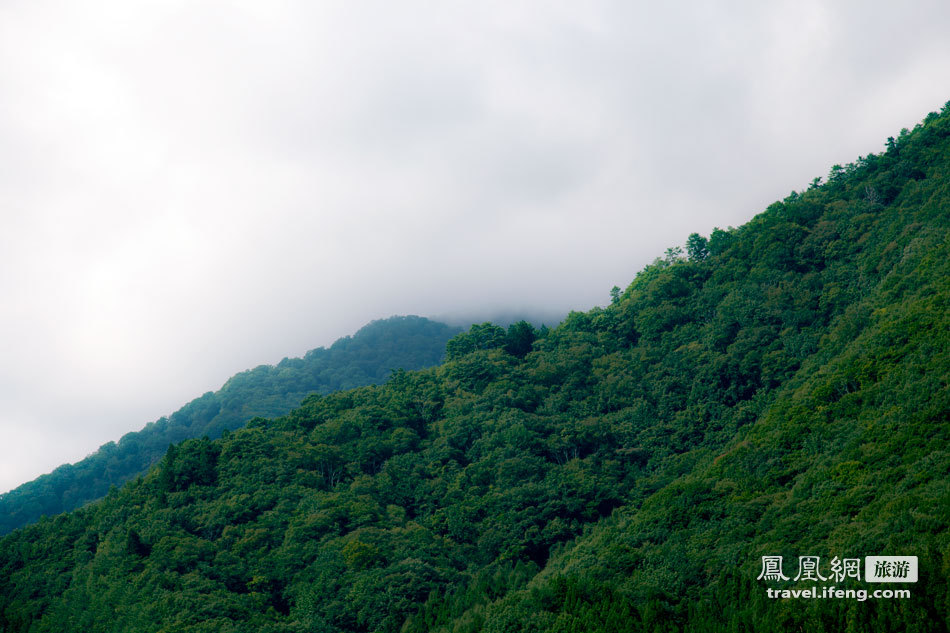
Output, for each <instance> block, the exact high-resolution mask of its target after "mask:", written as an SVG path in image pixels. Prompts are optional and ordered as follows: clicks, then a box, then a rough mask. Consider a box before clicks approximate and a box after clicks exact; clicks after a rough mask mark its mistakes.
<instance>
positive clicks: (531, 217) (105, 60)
mask: <svg viewBox="0 0 950 633" xmlns="http://www.w3.org/2000/svg"><path fill="white" fill-rule="evenodd" d="M948 33H950V4H948V3H947V2H945V0H939V1H937V0H933V1H922V2H908V3H898V2H893V1H892V0H888V1H868V0H860V1H859V0H854V1H851V0H838V1H815V0H794V1H788V2H782V1H778V2H776V1H769V2H762V1H761V0H750V1H746V2H726V1H719V2H716V1H706V2H703V1H699V0H695V1H687V2H675V3H673V2H669V3H664V2H657V1H655V0H651V1H649V2H645V1H638V2H631V1H623V2H577V1H576V0H573V1H565V2H555V1H551V0H544V1H539V2H516V1H515V2H513V1H510V0H504V1H498V2H493V1H484V0H482V1H479V2H468V3H462V2H435V1H431V2H421V1H402V2H392V1H380V2H361V1H356V0H346V1H340V2H312V1H307V2H304V1H300V2H296V1H293V0H286V1H280V0H274V1H263V0H248V1H244V2H242V1H231V2H223V1H222V2H205V1H188V2H185V1H183V0H182V1H158V0H146V1H134V0H133V1H129V0H110V1H100V0H91V1H89V2H66V1H64V2H52V1H49V0H28V1H27V0H22V1H20V0H5V1H4V2H3V3H2V4H0V218H2V225H0V293H2V294H0V296H2V302H0V355H2V363H0V491H2V490H7V489H10V488H12V487H14V486H16V485H18V484H19V483H22V482H23V481H26V480H29V479H32V478H33V477H35V476H37V475H39V474H41V473H43V472H48V471H49V470H51V469H52V468H54V467H55V466H57V465H58V464H60V463H63V462H67V461H76V460H78V459H81V458H82V457H84V456H85V455H86V454H88V453H90V452H92V451H93V450H95V449H96V448H97V447H98V446H99V445H101V444H102V443H104V442H106V441H109V440H115V439H118V438H119V437H120V436H121V435H123V434H124V433H125V432H127V431H130V430H137V429H139V428H141V427H142V426H143V425H144V424H145V423H147V422H149V421H151V420H154V419H156V418H158V417H160V416H162V415H165V414H169V413H171V412H173V411H174V410H176V409H177V408H178V407H180V406H181V405H182V404H184V403H185V402H187V401H188V400H190V399H191V398H193V397H195V396H198V395H200V394H201V393H203V392H205V391H207V390H211V389H217V388H218V387H220V385H221V384H222V383H223V382H224V381H225V380H226V379H227V378H228V377H229V376H230V375H232V374H234V373H235V372H237V371H240V370H242V369H245V368H249V367H252V366H255V365H258V364H261V363H275V362H278V361H279V360H280V359H281V358H283V357H285V356H300V355H302V354H303V353H304V352H306V351H307V350H308V349H311V348H314V347H318V346H320V345H327V344H329V343H331V342H332V341H333V340H334V339H336V338H338V337H340V336H343V335H346V334H350V333H352V332H354V331H355V330H356V329H358V328H359V327H360V326H362V325H363V324H364V323H366V322H367V321H369V320H371V319H374V318H381V317H386V316H390V315H393V314H421V315H444V314H455V315H466V314H471V315H474V316H480V315H484V314H487V313H489V312H491V311H494V310H506V311H510V310H519V309H545V310H561V311H565V312H566V311H567V310H569V309H588V308H590V307H592V306H594V305H602V304H604V303H606V302H607V301H608V299H609V291H610V288H611V287H612V286H614V285H618V286H621V287H623V286H626V284H627V283H629V282H630V280H631V279H632V278H633V276H634V275H635V273H636V272H637V270H639V269H640V268H641V267H642V266H644V265H645V264H647V263H649V262H650V261H652V260H653V259H654V258H655V257H657V256H659V255H662V253H663V251H664V250H665V249H666V248H667V247H669V246H672V245H676V244H682V243H683V242H684V241H685V239H686V236H687V235H688V234H689V233H692V232H694V231H696V232H700V233H703V234H708V233H709V232H710V231H711V230H712V228H713V227H714V226H720V227H725V226H728V225H739V224H742V223H744V222H746V221H747V220H748V219H750V218H751V217H752V216H753V215H754V214H756V213H758V212H760V211H762V210H763V209H764V208H765V207H766V206H767V205H768V204H770V203H771V202H773V201H774V200H776V199H780V198H783V197H785V196H786V195H788V193H789V192H790V191H791V190H792V189H799V190H800V189H802V188H804V187H805V186H806V185H807V183H808V182H809V181H810V180H811V179H812V178H814V177H815V176H825V175H826V174H827V173H828V169H829V168H830V166H831V165H832V164H834V163H847V162H850V161H853V160H854V159H856V158H857V157H858V156H859V155H864V154H867V153H870V152H879V151H881V150H882V148H883V143H884V140H885V139H886V138H887V137H888V136H891V135H896V134H897V132H898V131H899V130H900V128H901V127H913V125H914V124H916V123H917V122H918V121H920V120H921V119H922V118H923V117H924V116H925V115H926V114H927V113H928V112H929V111H932V110H938V109H940V107H941V106H942V105H943V103H944V102H945V101H946V100H947V99H950V91H948V86H950V81H948V79H950V37H947V34H948Z"/></svg>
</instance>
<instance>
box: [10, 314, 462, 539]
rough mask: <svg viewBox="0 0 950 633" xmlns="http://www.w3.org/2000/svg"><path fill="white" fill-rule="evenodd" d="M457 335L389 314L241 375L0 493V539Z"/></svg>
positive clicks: (377, 377) (415, 359)
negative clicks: (199, 443)
mask: <svg viewBox="0 0 950 633" xmlns="http://www.w3.org/2000/svg"><path fill="white" fill-rule="evenodd" d="M459 331H460V329H459V328H456V327H450V326H447V325H445V324H443V323H439V322H436V321H431V320H429V319H426V318H423V317H417V316H405V317H391V318H388V319H381V320H378V321H373V322H372V323H370V324H368V325H366V326H364V327H363V328H362V329H360V330H359V331H358V332H357V333H356V334H354V335H353V336H346V337H343V338H341V339H339V340H337V341H336V342H335V343H333V345H331V346H330V347H329V348H324V347H320V348H317V349H314V350H310V351H309V352H307V354H306V355H305V356H304V357H303V358H285V359H284V360H282V361H281V362H280V363H278V364H277V365H276V366H274V365H261V366H259V367H256V368H254V369H251V370H248V371H244V372H241V373H239V374H237V375H235V376H232V377H231V379H230V380H228V381H227V382H226V383H225V384H224V386H223V387H221V389H219V390H218V391H215V392H211V391H209V392H208V393H206V394H204V395H203V396H201V397H200V398H195V399H194V400H192V401H191V402H189V403H188V404H186V405H185V406H183V407H182V408H181V409H179V410H178V411H176V412H175V413H173V414H171V415H170V416H168V417H163V418H161V419H160V420H157V421H155V422H152V423H150V424H148V425H147V426H146V427H145V428H144V429H142V430H141V431H135V432H132V433H127V434H126V435H124V436H123V437H122V438H121V439H120V440H119V441H118V442H109V443H108V444H105V445H104V446H102V447H100V448H99V450H97V451H96V452H95V453H93V454H91V455H89V456H88V457H86V458H85V459H83V460H82V461H80V462H77V463H75V464H66V465H64V466H60V467H59V468H57V469H56V470H54V471H53V472H51V473H49V474H46V475H42V476H41V477H38V478H37V479H35V480H33V481H30V482H28V483H25V484H23V485H21V486H19V487H18V488H16V489H14V490H11V491H10V492H7V493H5V494H0V534H6V533H7V532H9V531H10V530H13V529H15V528H18V527H21V526H23V525H26V524H28V523H32V522H34V521H36V520H38V519H39V518H40V517H41V516H43V515H46V516H53V515H54V514H59V513H61V512H67V511H69V510H73V509H74V508H78V507H79V506H81V505H83V504H85V503H88V502H90V501H93V500H95V499H101V498H102V497H104V496H105V495H106V493H108V492H109V488H110V487H111V486H120V485H122V484H124V483H125V482H127V481H129V480H130V479H132V478H133V477H136V476H138V475H141V474H144V473H145V472H146V471H147V470H148V468H149V467H150V466H152V465H153V464H154V463H155V462H156V461H158V460H159V459H161V457H162V456H163V455H164V454H165V451H167V450H168V446H169V444H173V443H176V442H181V441H182V440H185V439H190V438H197V437H203V436H205V435H207V436H208V437H211V438H216V437H218V436H220V435H221V433H222V432H223V431H224V430H225V429H227V430H234V429H236V428H239V427H241V426H243V425H244V424H245V423H246V422H247V421H248V420H250V419H251V418H253V417H256V416H263V417H275V416H279V415H284V414H285V413H288V412H289V411H290V410H291V409H293V408H294V407H297V406H299V405H300V402H301V401H302V400H303V399H304V397H306V396H307V395H309V394H311V393H320V394H327V393H330V392H331V391H337V390H340V389H351V388H353V387H362V386H364V385H373V384H379V383H382V382H384V381H385V380H386V379H387V378H389V375H390V373H391V372H392V370H393V369H407V370H411V369H422V368H425V367H431V366H432V365H436V364H438V363H439V362H441V360H442V358H443V356H444V354H445V344H446V341H448V340H449V339H450V338H451V337H452V336H453V335H454V334H457V333H458V332H459Z"/></svg>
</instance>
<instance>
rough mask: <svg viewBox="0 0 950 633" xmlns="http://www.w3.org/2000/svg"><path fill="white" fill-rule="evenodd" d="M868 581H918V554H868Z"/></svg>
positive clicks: (866, 575)
mask: <svg viewBox="0 0 950 633" xmlns="http://www.w3.org/2000/svg"><path fill="white" fill-rule="evenodd" d="M864 574H865V581H866V582H917V557H916V556H866V557H865V558H864Z"/></svg>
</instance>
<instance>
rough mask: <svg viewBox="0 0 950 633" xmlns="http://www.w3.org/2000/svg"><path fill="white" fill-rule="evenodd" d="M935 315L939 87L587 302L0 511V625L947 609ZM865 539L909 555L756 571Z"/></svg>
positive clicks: (738, 622) (862, 617)
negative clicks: (890, 133) (27, 522)
mask: <svg viewBox="0 0 950 633" xmlns="http://www.w3.org/2000/svg"><path fill="white" fill-rule="evenodd" d="M605 290H606V289H605ZM605 294H606V293H605ZM948 315H950V104H948V105H947V107H945V108H944V109H943V111H942V112H941V113H939V114H938V113H934V114H931V115H929V116H928V117H927V118H926V119H925V120H924V122H923V123H921V124H920V125H918V126H916V127H915V128H914V129H913V130H905V131H902V133H901V134H900V135H899V136H898V137H897V138H895V139H889V141H888V143H887V148H886V151H884V152H883V153H881V154H874V155H869V156H867V157H862V158H860V159H859V160H857V161H856V162H855V163H854V164H850V165H847V166H844V167H842V166H835V167H834V168H833V169H832V171H831V175H830V177H829V179H828V181H827V182H826V183H824V184H819V183H818V182H817V179H816V182H815V183H813V185H812V186H811V187H810V188H809V189H808V190H806V191H803V192H793V193H792V194H791V195H789V196H788V197H786V198H785V199H784V200H782V201H780V202H776V203H774V204H773V205H771V206H770V207H769V208H768V209H767V210H765V211H764V212H763V213H761V214H760V215H758V216H757V217H755V218H754V219H753V220H752V221H750V222H749V223H748V224H746V225H744V226H742V227H739V228H736V229H728V230H720V229H716V230H714V231H713V232H712V234H711V235H710V236H708V237H703V236H700V235H696V234H694V235H692V236H690V238H689V240H688V242H687V248H686V249H685V252H683V251H681V250H679V249H676V248H673V249H669V250H668V251H667V254H666V256H665V257H664V258H661V259H657V260H656V261H655V262H654V263H653V264H651V265H649V266H647V267H646V268H645V269H644V270H642V271H641V272H640V273H639V274H637V275H636V278H635V279H634V280H633V282H632V283H631V284H630V285H629V287H627V288H626V289H625V290H623V291H620V290H617V291H615V292H613V293H612V301H611V303H610V304H609V305H607V306H606V307H605V308H595V309H592V310H590V311H587V312H574V313H571V314H570V315H569V316H568V317H567V318H566V319H565V320H564V322H563V323H561V324H560V325H559V326H558V327H556V328H554V329H552V330H549V331H539V330H535V329H534V328H532V327H530V326H526V325H519V326H517V327H515V326H511V327H509V328H508V329H507V330H506V329H503V328H499V327H497V326H492V325H491V324H483V325H480V326H476V327H473V328H472V329H471V330H470V331H468V332H466V333H464V334H460V335H459V336H457V337H456V338H454V339H452V341H450V342H449V344H448V358H447V360H446V362H445V363H444V364H443V365H441V366H439V367H435V368H431V369H427V370H423V371H417V372H398V373H396V374H395V375H394V376H393V377H392V378H391V379H390V380H389V381H388V382H387V383H385V384H384V385H380V386H370V387H361V388H358V389H353V390H349V391H342V392H335V393H331V394H329V395H326V396H319V395H314V396H310V397H308V398H306V399H305V400H304V402H303V403H302V405H301V406H300V407H299V408H297V409H295V410H293V411H291V412H290V413H289V414H287V415H285V416H283V417H280V418H277V419H274V420H264V419H261V418H258V419H255V420H253V421H251V422H250V423H249V424H248V425H247V426H246V427H244V428H242V429H240V430H237V431H234V432H228V433H225V434H223V435H222V436H221V437H220V438H219V439H217V440H214V441H212V440H203V439H202V440H188V441H185V442H182V443H180V444H177V445H175V446H174V447H172V449H170V450H169V451H168V452H167V453H166V454H165V456H164V458H163V459H162V460H161V462H160V463H159V464H158V465H157V466H156V467H155V468H153V469H152V470H150V471H149V472H148V474H146V475H145V476H143V477H139V478H137V479H135V480H134V481H132V482H130V483H128V484H127V485H126V486H124V487H123V488H122V489H121V490H114V491H113V492H111V493H110V494H109V495H108V496H107V497H106V498H105V499H104V500H102V501H101V502H99V503H95V504H90V505H88V506H85V507H83V508H81V509H79V510H77V511H75V512H72V513H70V514H66V515H60V516H57V517H55V518H52V519H45V520H43V521H41V522H39V523H37V524H35V525H31V526H28V527H26V528H24V529H21V530H17V531H16V532H14V533H12V534H10V535H8V536H7V537H5V538H4V539H3V540H0V630H3V631H5V632H9V633H13V632H20V631H30V632H32V633H39V632H42V631H56V632H59V631H88V632H96V631H117V630H121V631H168V632H172V631H209V632H210V631H214V632H216V633H227V632H236V631H260V632H301V633H302V632H330V631H361V632H363V631H366V632H368V631H385V632H397V631H401V632H403V633H413V632H421V631H444V632H456V633H462V632H475V631H485V632H499V633H500V632H512V631H519V632H520V631H526V632H541V631H544V632H549V631H553V632H575V631H585V632H619V631H637V630H642V631H664V632H665V631H679V630H689V631H698V632H704V631H756V632H765V633H769V632H783V633H784V632H785V631H793V630H794V631H799V630H804V631H854V632H857V631H870V630H876V631H899V630H904V631H918V632H936V631H947V629H948V620H947V617H948V613H950V604H948V595H950V594H948V577H950V532H948V527H950V476H948V474H950V452H948V450H950V449H948V446H950V443H948V439H950V438H948V412H950V390H948V384H947V383H948V378H950V345H948V343H950V318H948ZM879 555H881V556H883V555H907V556H917V557H918V560H919V564H920V572H919V574H920V577H919V581H918V582H916V583H913V584H902V585H883V586H882V585H873V584H872V585H869V584H866V583H864V582H863V579H855V578H845V579H843V581H841V582H834V583H829V584H835V585H837V586H838V588H839V589H863V590H874V589H880V588H884V589H893V588H907V589H909V590H910V597H908V598H904V599H892V600H888V599H883V598H881V599H868V600H864V601H862V600H857V599H853V598H852V599H839V600H834V599H825V600H818V599H811V600H807V599H797V600H796V599H774V598H771V597H769V596H768V595H767V593H766V591H767V589H770V588H783V589H789V588H797V589H805V588H808V587H809V586H811V585H812V584H814V583H812V582H810V581H809V582H805V583H804V584H801V583H796V582H795V581H794V580H792V577H793V576H794V574H795V571H796V569H795V567H796V565H795V564H796V563H797V562H798V561H799V558H798V557H799V556H817V557H820V561H821V562H820V567H819V568H818V570H819V571H820V573H821V574H822V575H823V576H826V577H827V576H829V575H830V572H829V567H828V566H829V564H830V562H831V561H832V559H833V558H835V557H838V558H842V559H843V558H862V559H863V557H864V556H879ZM763 556H782V557H783V560H784V561H785V564H786V568H785V573H786V574H787V575H788V577H789V580H788V581H786V582H784V583H782V582H773V581H766V580H764V579H763V580H757V578H758V577H759V576H760V575H761V572H762V570H763V558H762V557H763ZM862 573H863V571H862Z"/></svg>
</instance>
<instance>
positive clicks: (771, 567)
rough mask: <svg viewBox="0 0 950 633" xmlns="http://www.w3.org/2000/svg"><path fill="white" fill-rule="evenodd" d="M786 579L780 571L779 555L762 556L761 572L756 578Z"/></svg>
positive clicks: (780, 559) (780, 558) (780, 561)
mask: <svg viewBox="0 0 950 633" xmlns="http://www.w3.org/2000/svg"><path fill="white" fill-rule="evenodd" d="M762 579H765V580H788V576H786V575H785V574H783V573H782V557H781V556H763V557H762V573H761V574H759V577H758V578H756V580H762Z"/></svg>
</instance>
